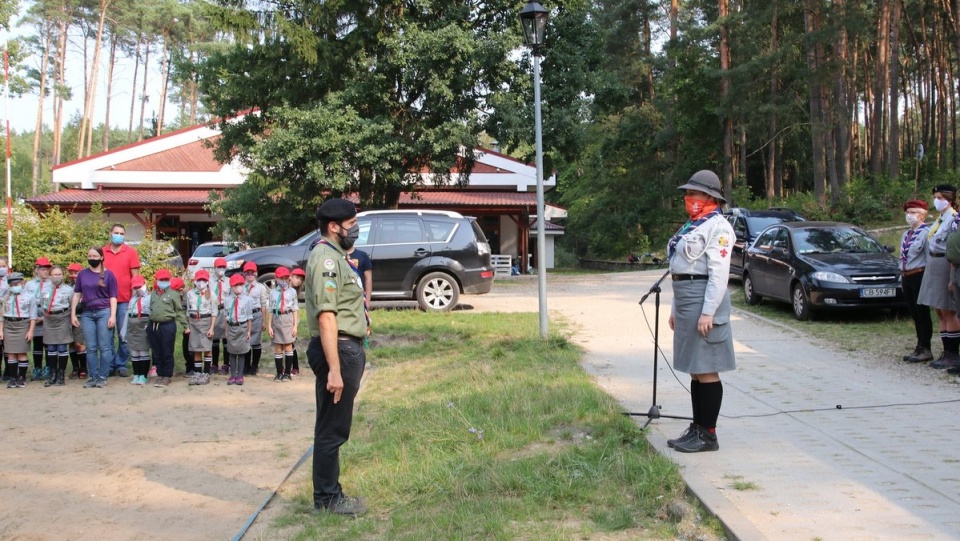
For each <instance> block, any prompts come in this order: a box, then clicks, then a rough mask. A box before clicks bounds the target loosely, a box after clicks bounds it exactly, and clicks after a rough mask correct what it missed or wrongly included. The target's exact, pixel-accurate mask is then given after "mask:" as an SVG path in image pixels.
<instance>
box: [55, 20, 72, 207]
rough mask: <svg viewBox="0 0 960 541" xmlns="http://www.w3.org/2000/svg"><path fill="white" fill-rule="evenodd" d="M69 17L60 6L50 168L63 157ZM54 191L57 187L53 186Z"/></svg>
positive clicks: (57, 163) (58, 163)
mask: <svg viewBox="0 0 960 541" xmlns="http://www.w3.org/2000/svg"><path fill="white" fill-rule="evenodd" d="M69 20H70V19H69V17H67V3H66V2H64V3H63V4H62V5H61V14H60V22H59V25H58V26H59V28H58V32H59V35H58V36H57V80H56V81H55V82H54V87H53V89H54V92H56V97H55V98H54V100H53V153H52V154H53V155H52V156H51V166H56V165H60V160H61V158H62V156H63V107H64V101H65V100H64V97H63V89H64V88H66V64H67V30H68V29H69V27H70V26H69V24H68V22H67V21H69ZM53 188H54V190H56V189H57V185H56V184H54V185H53Z"/></svg>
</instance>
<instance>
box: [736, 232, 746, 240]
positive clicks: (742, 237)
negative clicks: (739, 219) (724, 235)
mask: <svg viewBox="0 0 960 541" xmlns="http://www.w3.org/2000/svg"><path fill="white" fill-rule="evenodd" d="M733 234H734V235H735V236H736V237H737V240H742V241H746V240H747V234H746V233H744V232H743V231H734V232H733Z"/></svg>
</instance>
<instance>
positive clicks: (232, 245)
mask: <svg viewBox="0 0 960 541" xmlns="http://www.w3.org/2000/svg"><path fill="white" fill-rule="evenodd" d="M249 249H250V246H249V245H247V244H246V243H244V242H204V243H203V244H201V245H200V246H197V250H196V251H195V252H193V255H192V256H190V261H188V262H187V276H191V277H192V276H193V275H194V273H196V272H197V271H198V270H200V269H206V270H207V272H209V273H210V274H211V275H213V262H214V261H216V259H217V258H218V257H227V256H228V255H230V254H233V253H236V252H239V251H241V250H249Z"/></svg>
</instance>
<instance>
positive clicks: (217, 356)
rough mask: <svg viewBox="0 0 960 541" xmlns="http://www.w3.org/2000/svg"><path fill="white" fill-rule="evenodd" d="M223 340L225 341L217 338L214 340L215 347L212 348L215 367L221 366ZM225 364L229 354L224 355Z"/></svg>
mask: <svg viewBox="0 0 960 541" xmlns="http://www.w3.org/2000/svg"><path fill="white" fill-rule="evenodd" d="M221 342H223V340H216V339H215V340H214V341H213V349H212V351H213V356H212V357H211V358H212V360H213V367H214V368H216V367H218V366H220V343H221ZM223 364H227V356H226V355H224V356H223Z"/></svg>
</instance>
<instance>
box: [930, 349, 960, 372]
mask: <svg viewBox="0 0 960 541" xmlns="http://www.w3.org/2000/svg"><path fill="white" fill-rule="evenodd" d="M955 366H960V357H957V356H956V355H955V354H953V353H950V352H949V351H944V352H943V355H941V356H940V358H939V359H937V360H936V361H933V362H932V363H930V368H937V369H940V370H942V369H944V368H953V367H955Z"/></svg>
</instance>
